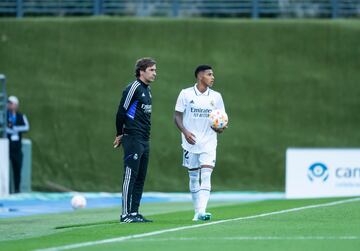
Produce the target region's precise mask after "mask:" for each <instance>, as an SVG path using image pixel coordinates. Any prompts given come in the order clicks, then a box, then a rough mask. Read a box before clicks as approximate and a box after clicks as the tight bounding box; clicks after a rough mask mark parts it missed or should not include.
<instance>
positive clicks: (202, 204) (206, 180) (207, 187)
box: [199, 168, 212, 214]
mask: <svg viewBox="0 0 360 251" xmlns="http://www.w3.org/2000/svg"><path fill="white" fill-rule="evenodd" d="M211 173H212V169H211V168H202V169H201V185H200V191H199V213H200V214H203V213H205V212H206V207H207V204H208V201H209V198H210V191H211Z"/></svg>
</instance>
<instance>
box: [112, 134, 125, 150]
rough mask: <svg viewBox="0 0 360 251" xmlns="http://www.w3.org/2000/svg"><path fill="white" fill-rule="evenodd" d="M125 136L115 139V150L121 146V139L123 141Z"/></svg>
mask: <svg viewBox="0 0 360 251" xmlns="http://www.w3.org/2000/svg"><path fill="white" fill-rule="evenodd" d="M122 137H123V135H119V136H116V137H115V140H114V143H113V146H114V148H118V147H119V146H120V145H121V139H122Z"/></svg>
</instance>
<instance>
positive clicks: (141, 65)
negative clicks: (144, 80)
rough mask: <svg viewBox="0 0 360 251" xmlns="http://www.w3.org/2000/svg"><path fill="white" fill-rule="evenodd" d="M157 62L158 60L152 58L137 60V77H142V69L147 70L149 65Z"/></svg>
mask: <svg viewBox="0 0 360 251" xmlns="http://www.w3.org/2000/svg"><path fill="white" fill-rule="evenodd" d="M155 64H156V61H155V60H154V59H152V58H140V59H138V60H136V64H135V77H137V78H138V77H140V71H146V69H147V68H148V67H151V66H153V65H155Z"/></svg>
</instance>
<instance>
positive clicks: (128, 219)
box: [120, 214, 134, 223]
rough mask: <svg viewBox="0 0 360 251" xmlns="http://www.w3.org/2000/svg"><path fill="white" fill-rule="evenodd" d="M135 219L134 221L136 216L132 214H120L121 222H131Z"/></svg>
mask: <svg viewBox="0 0 360 251" xmlns="http://www.w3.org/2000/svg"><path fill="white" fill-rule="evenodd" d="M133 221H134V216H132V215H130V214H127V215H121V216H120V222H121V223H131V222H133Z"/></svg>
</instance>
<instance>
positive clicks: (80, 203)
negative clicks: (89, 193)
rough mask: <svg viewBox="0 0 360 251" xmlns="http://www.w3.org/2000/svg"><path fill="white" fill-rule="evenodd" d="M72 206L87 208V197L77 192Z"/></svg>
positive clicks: (74, 207)
mask: <svg viewBox="0 0 360 251" xmlns="http://www.w3.org/2000/svg"><path fill="white" fill-rule="evenodd" d="M71 206H72V208H73V209H79V208H85V207H86V198H85V197H84V196H83V195H81V194H76V195H74V196H73V197H72V199H71Z"/></svg>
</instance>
